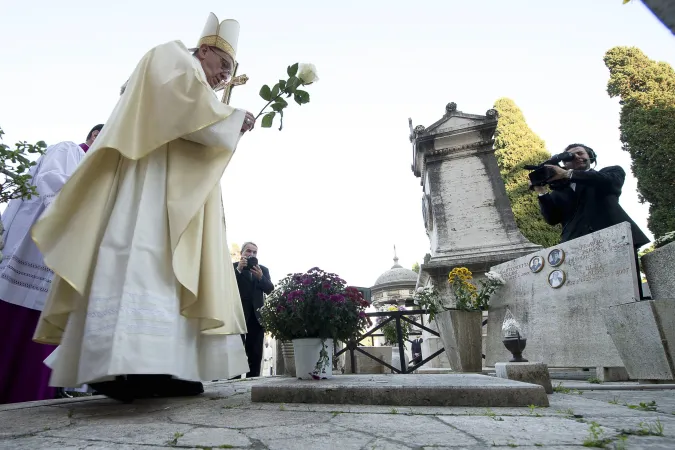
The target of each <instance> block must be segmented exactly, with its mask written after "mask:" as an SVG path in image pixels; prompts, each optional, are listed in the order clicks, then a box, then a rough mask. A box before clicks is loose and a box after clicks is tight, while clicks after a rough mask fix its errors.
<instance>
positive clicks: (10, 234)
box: [0, 125, 103, 404]
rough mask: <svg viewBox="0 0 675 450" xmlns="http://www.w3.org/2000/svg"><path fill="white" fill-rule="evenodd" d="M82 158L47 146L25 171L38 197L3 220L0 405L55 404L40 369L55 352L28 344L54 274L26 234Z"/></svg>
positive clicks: (12, 208) (74, 149)
mask: <svg viewBox="0 0 675 450" xmlns="http://www.w3.org/2000/svg"><path fill="white" fill-rule="evenodd" d="M102 127H103V125H97V126H96V127H94V130H95V129H98V130H100V129H101V128H102ZM94 130H92V132H93V131H94ZM92 132H90V133H89V136H91V135H92ZM96 133H98V131H96ZM94 139H95V137H94ZM84 155H85V150H84V149H83V148H82V147H81V146H79V145H77V144H76V143H74V142H60V143H58V144H55V145H51V146H49V147H48V148H47V150H46V151H45V154H44V155H42V156H41V157H40V158H38V160H37V161H36V163H35V165H34V166H33V167H31V169H30V171H29V174H30V177H31V184H32V185H33V186H35V189H36V191H37V194H38V195H37V196H32V197H31V198H25V199H21V198H18V199H14V200H12V201H10V202H9V204H8V205H7V209H6V210H5V212H4V213H3V215H2V222H3V225H4V228H5V232H4V233H3V238H4V240H5V243H6V244H5V248H4V254H3V258H2V262H0V336H2V342H3V344H2V346H0V404H3V403H16V402H28V401H34V400H49V399H53V398H55V395H56V392H55V390H54V388H51V387H50V386H49V376H50V370H49V368H48V367H45V366H44V365H43V363H42V361H43V360H44V359H45V357H46V356H47V355H49V354H50V353H51V352H52V351H53V350H54V347H53V346H52V345H43V344H38V343H35V342H33V340H32V337H33V333H34V332H35V327H36V325H37V323H38V319H39V318H40V311H42V309H43V308H44V306H45V301H46V300H47V293H48V292H49V287H50V285H51V281H52V276H53V273H52V271H51V270H49V268H48V267H46V266H45V263H44V261H43V258H42V254H40V251H39V250H38V248H37V247H36V246H35V243H34V242H33V240H32V239H31V236H30V229H31V227H32V226H33V224H34V223H35V222H36V221H37V220H38V219H39V218H40V217H41V216H42V214H43V213H44V211H45V210H46V209H47V208H48V207H49V206H50V204H51V203H52V202H53V201H54V198H55V197H56V195H57V194H58V193H59V191H60V190H61V188H62V187H63V185H64V184H65V183H66V180H68V178H69V177H70V176H71V175H72V173H73V172H74V171H75V168H76V167H77V166H78V164H79V163H80V161H81V160H82V159H83V158H84Z"/></svg>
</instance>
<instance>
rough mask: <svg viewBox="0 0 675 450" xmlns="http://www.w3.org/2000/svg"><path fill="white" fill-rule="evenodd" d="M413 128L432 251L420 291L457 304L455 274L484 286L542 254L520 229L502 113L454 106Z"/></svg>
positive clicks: (426, 349) (428, 344)
mask: <svg viewBox="0 0 675 450" xmlns="http://www.w3.org/2000/svg"><path fill="white" fill-rule="evenodd" d="M409 125H410V142H411V143H412V144H413V164H412V171H413V173H414V174H415V176H417V177H419V178H420V184H421V186H422V216H423V218H424V224H425V227H426V232H427V235H428V236H429V241H430V243H431V254H430V256H429V257H428V258H425V261H424V264H423V265H422V266H421V267H420V279H419V280H418V286H422V285H424V284H426V283H427V282H430V283H431V284H433V285H434V286H436V288H437V289H438V291H439V293H440V294H441V296H443V297H444V298H445V299H447V300H448V301H452V300H451V293H450V292H449V289H448V288H449V286H448V282H447V276H448V273H449V272H450V270H451V269H452V268H454V267H458V266H463V267H467V268H468V269H469V270H471V271H472V272H473V273H474V276H475V277H476V278H479V277H480V276H481V274H483V273H485V272H486V271H488V269H489V268H490V267H491V266H494V265H497V264H500V263H502V262H504V261H509V260H512V259H515V258H518V257H520V256H522V255H527V254H529V253H532V252H535V251H537V250H539V249H540V248H541V247H540V246H538V245H535V244H533V243H531V242H530V241H528V240H527V239H526V238H525V236H523V235H522V234H521V232H520V230H519V229H518V227H517V226H516V222H515V219H514V216H513V211H512V210H511V203H510V202H509V199H508V197H507V195H506V189H505V187H504V182H503V180H502V177H501V175H500V173H499V167H498V165H497V158H496V157H495V155H494V148H493V143H494V139H493V136H494V132H495V129H496V128H497V111H496V110H494V109H490V110H488V111H487V112H486V113H485V114H484V115H477V114H466V113H463V112H461V111H458V110H457V105H456V104H455V103H448V105H447V106H446V107H445V114H444V115H443V117H442V118H441V119H440V120H438V121H437V122H435V123H434V124H432V125H430V126H429V127H427V128H425V127H423V126H421V125H418V126H417V127H414V128H413V125H412V120H411V119H409ZM425 280H430V281H425ZM432 327H434V328H435V324H432ZM439 342H440V341H439V340H438V338H435V337H433V336H431V335H429V334H428V333H427V334H426V335H425V336H424V344H423V351H422V352H423V354H427V355H429V354H432V353H434V352H435V351H436V350H437V349H438V348H440V345H441V344H440V343H439ZM443 356H444V355H443ZM436 360H437V361H436ZM436 360H435V361H436V365H434V364H433V363H432V364H431V367H438V365H441V366H443V367H448V366H447V364H448V362H447V358H445V359H444V358H436Z"/></svg>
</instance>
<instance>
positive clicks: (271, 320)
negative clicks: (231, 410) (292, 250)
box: [260, 267, 370, 379]
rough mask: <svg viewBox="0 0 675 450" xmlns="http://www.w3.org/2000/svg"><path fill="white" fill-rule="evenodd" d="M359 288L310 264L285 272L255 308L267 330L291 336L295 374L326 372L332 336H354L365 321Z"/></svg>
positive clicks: (328, 371) (327, 375) (329, 365)
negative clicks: (284, 275) (306, 269)
mask: <svg viewBox="0 0 675 450" xmlns="http://www.w3.org/2000/svg"><path fill="white" fill-rule="evenodd" d="M368 305H369V304H368V302H367V301H366V300H364V298H363V294H362V293H361V292H360V291H359V290H358V289H356V288H355V287H351V286H347V283H346V282H345V281H344V280H343V279H341V278H340V277H339V276H337V275H336V274H333V273H327V272H324V271H323V270H321V269H319V268H318V267H314V268H312V269H310V270H309V271H307V272H306V273H296V274H290V275H288V276H286V277H285V278H284V279H283V280H281V281H280V282H279V284H278V286H277V288H276V289H275V290H274V291H273V292H272V294H270V296H269V297H268V299H267V301H266V302H265V305H264V306H263V307H262V308H261V310H260V312H261V316H262V321H263V326H264V327H265V329H266V330H267V331H269V332H270V333H271V334H272V336H274V337H275V338H276V339H279V340H282V341H292V342H293V353H294V359H295V371H296V376H297V377H298V378H301V379H322V378H330V377H332V372H333V362H332V359H333V340H338V341H342V342H346V341H349V340H350V339H351V338H354V337H355V336H356V335H357V334H358V333H359V331H360V330H362V329H364V328H367V327H368V326H369V325H370V319H369V318H368V317H367V316H366V313H365V309H366V307H368Z"/></svg>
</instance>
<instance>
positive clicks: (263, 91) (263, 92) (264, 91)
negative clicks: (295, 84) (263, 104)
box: [260, 85, 272, 102]
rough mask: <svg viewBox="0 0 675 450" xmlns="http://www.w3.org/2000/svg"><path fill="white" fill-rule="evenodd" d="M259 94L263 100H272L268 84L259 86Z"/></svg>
mask: <svg viewBox="0 0 675 450" xmlns="http://www.w3.org/2000/svg"><path fill="white" fill-rule="evenodd" d="M260 96H261V97H262V99H263V100H265V101H268V102H269V101H270V100H272V89H270V87H269V86H268V85H264V86H263V87H261V88H260Z"/></svg>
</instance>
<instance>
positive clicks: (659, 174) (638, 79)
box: [604, 47, 675, 238]
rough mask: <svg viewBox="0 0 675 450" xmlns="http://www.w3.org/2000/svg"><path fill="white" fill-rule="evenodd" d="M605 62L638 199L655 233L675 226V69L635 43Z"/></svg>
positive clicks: (608, 55) (658, 234) (615, 51)
mask: <svg viewBox="0 0 675 450" xmlns="http://www.w3.org/2000/svg"><path fill="white" fill-rule="evenodd" d="M604 62H605V65H606V66H607V68H608V69H609V82H608V83H607V93H608V94H609V96H610V97H619V98H620V104H621V117H620V130H621V142H622V143H623V149H624V150H625V151H627V152H628V153H630V155H631V158H632V164H631V169H632V170H633V174H634V175H635V177H636V178H637V180H638V184H637V187H638V193H639V200H640V202H648V203H649V220H648V222H647V224H648V226H649V229H650V230H651V232H652V233H653V234H654V236H655V237H656V238H659V237H661V236H663V235H664V234H665V233H667V232H669V231H673V230H675V127H674V124H675V71H674V70H673V68H672V67H671V66H670V65H669V64H666V63H664V62H657V61H653V60H651V59H649V58H648V57H647V56H646V55H645V54H644V53H642V51H641V50H640V49H638V48H635V47H614V48H612V49H610V50H609V51H607V53H606V54H605V57H604Z"/></svg>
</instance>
